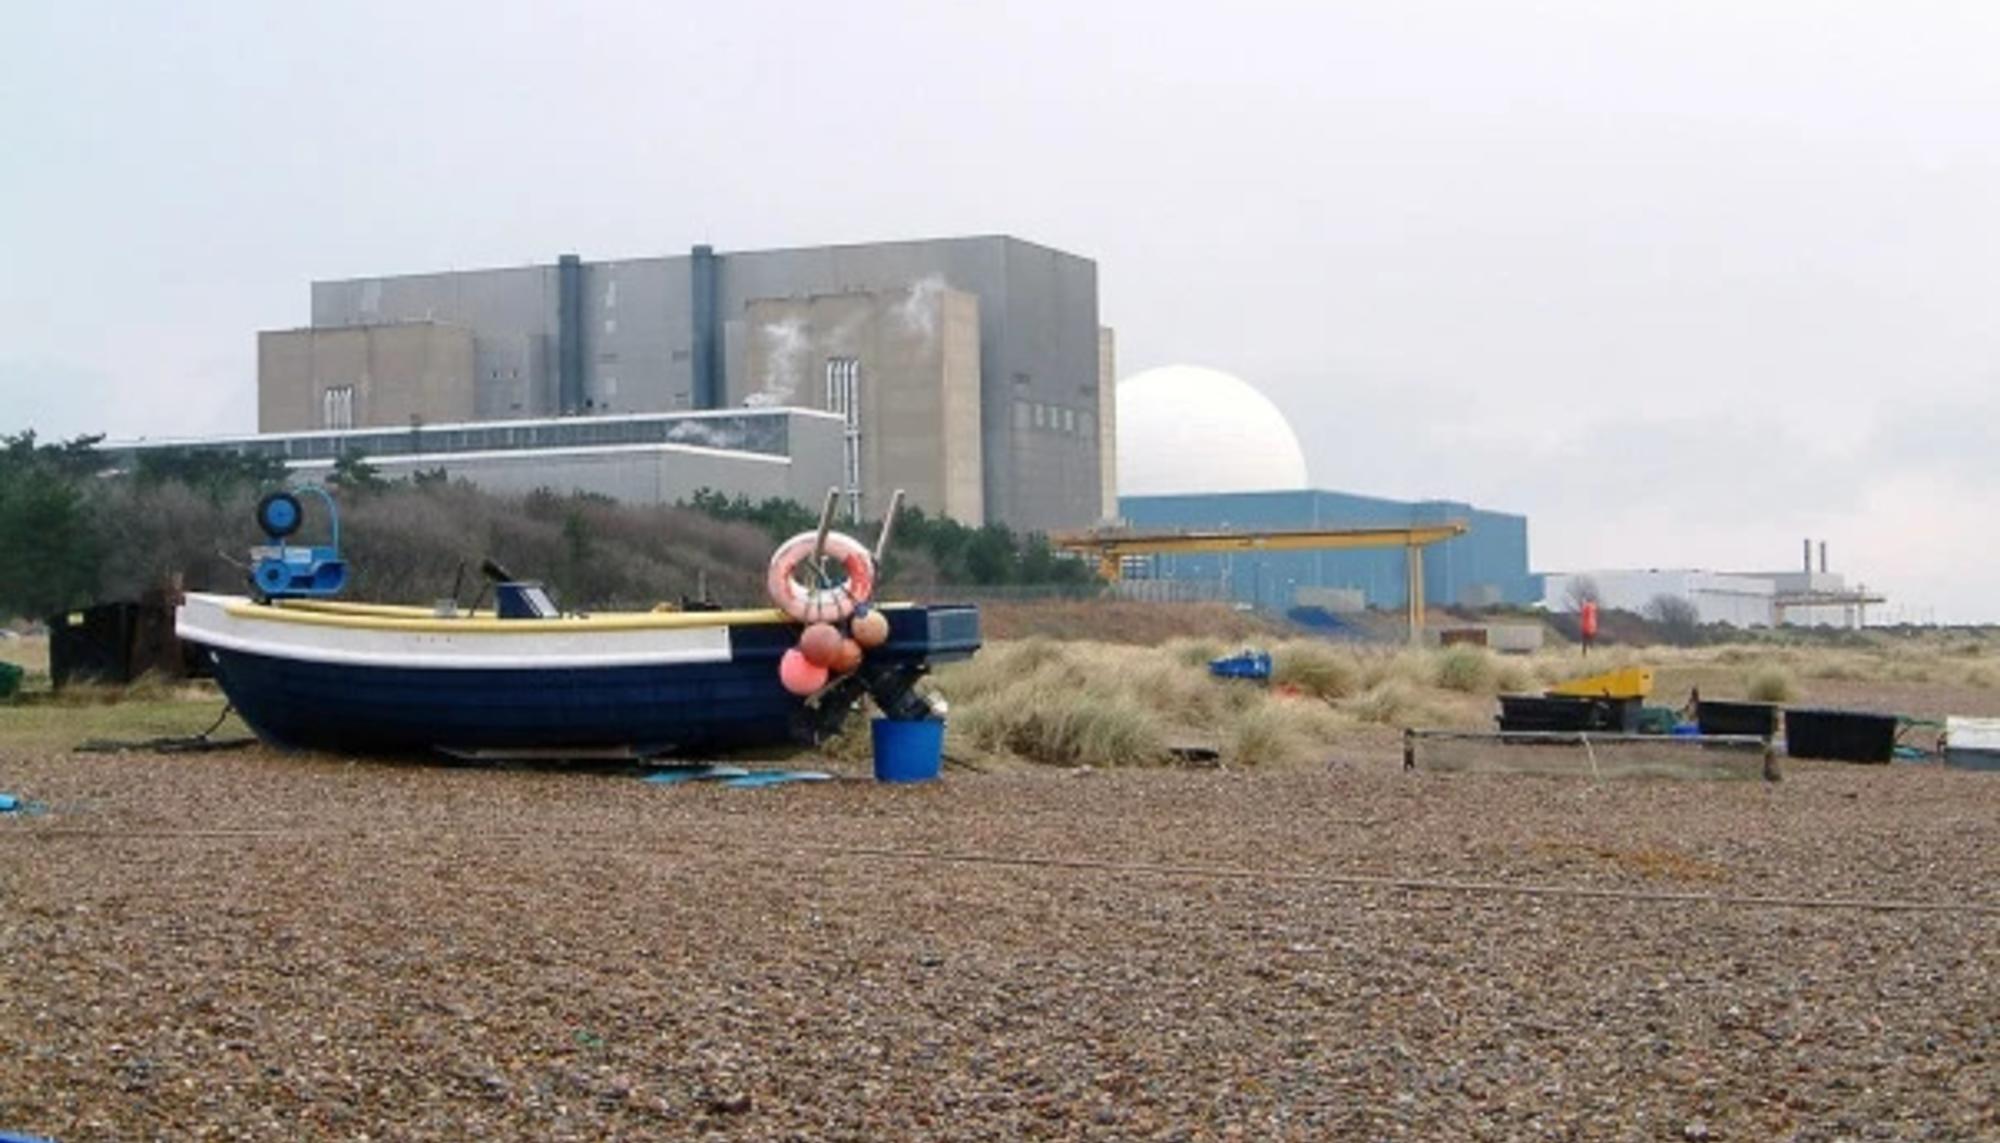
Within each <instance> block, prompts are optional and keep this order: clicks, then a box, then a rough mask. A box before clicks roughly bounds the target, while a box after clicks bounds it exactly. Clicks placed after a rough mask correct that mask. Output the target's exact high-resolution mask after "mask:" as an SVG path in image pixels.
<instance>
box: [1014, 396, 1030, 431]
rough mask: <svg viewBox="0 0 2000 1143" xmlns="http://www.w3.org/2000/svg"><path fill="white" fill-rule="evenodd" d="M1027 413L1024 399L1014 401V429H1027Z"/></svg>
mask: <svg viewBox="0 0 2000 1143" xmlns="http://www.w3.org/2000/svg"><path fill="white" fill-rule="evenodd" d="M1028 415H1029V414H1028V403H1027V402H1026V401H1016V402H1014V428H1015V430H1016V431H1018V432H1026V431H1027V429H1028V423H1029V422H1028Z"/></svg>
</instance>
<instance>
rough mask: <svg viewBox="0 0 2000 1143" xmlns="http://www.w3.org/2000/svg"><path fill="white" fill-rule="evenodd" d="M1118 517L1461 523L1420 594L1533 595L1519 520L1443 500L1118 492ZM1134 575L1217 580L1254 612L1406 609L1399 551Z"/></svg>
mask: <svg viewBox="0 0 2000 1143" xmlns="http://www.w3.org/2000/svg"><path fill="white" fill-rule="evenodd" d="M1118 503H1119V511H1120V513H1121V515H1123V517H1124V518H1125V520H1126V521H1127V522H1129V523H1130V524H1131V525H1132V527H1134V528H1136V529H1139V530H1142V531H1161V530H1168V529H1211V528H1214V529H1230V530H1234V531H1260V530H1262V531H1272V530H1301V529H1335V528H1408V527H1420V526H1423V525H1427V524H1442V523H1445V522H1447V521H1453V520H1457V521H1462V522H1464V523H1465V524H1466V526H1467V531H1466V534H1465V535H1463V536H1459V537H1457V538H1456V539H1451V540H1445V541H1443V542H1441V543H1438V544H1435V545H1433V546H1431V547H1429V548H1427V549H1425V551H1424V558H1423V567H1424V598H1425V599H1426V600H1427V601H1428V602H1429V603H1430V604H1431V605H1432V606H1450V605H1458V606H1465V607H1492V606H1496V605H1502V604H1507V605H1515V606H1519V605H1525V604H1530V603H1533V602H1535V601H1536V600H1537V599H1539V598H1540V592H1539V585H1538V584H1537V582H1536V578H1535V577H1534V576H1532V575H1530V574H1529V572H1528V520H1527V517H1525V516H1516V515H1511V514H1508V513H1504V512H1489V511H1485V510H1482V509H1478V508H1474V507H1472V506H1471V505H1469V504H1464V503H1460V502H1458V501H1451V500H1420V501H1402V500H1386V499H1382V498H1379V497H1373V496H1356V495H1353V494H1351V493H1345V492H1326V491H1321V490H1319V489H1311V488H1302V489H1295V490H1282V491H1273V492H1221V493H1191V494H1185V495H1162V496H1126V497H1122V498H1121V499H1120V500H1119V502H1118ZM1147 560H1148V564H1147V565H1146V566H1142V567H1138V568H1133V569H1131V571H1132V572H1133V573H1136V574H1137V575H1139V576H1141V577H1154V578H1162V579H1178V580H1185V581H1192V582H1209V583H1216V582H1219V583H1220V584H1221V585H1222V590H1223V593H1224V594H1225V595H1226V596H1227V597H1228V598H1232V599H1235V600H1237V601H1239V602H1243V603H1249V604H1253V605H1255V606H1258V607H1263V608H1277V609H1281V610H1282V609H1284V608H1289V607H1294V606H1320V607H1327V608H1328V609H1329V610H1342V609H1345V608H1347V607H1351V606H1356V605H1360V606H1367V607H1377V608H1399V607H1404V606H1407V605H1408V603H1409V583H1408V580H1407V579H1406V578H1405V576H1406V570H1405V568H1406V565H1405V562H1404V561H1405V556H1404V553H1403V551H1402V549H1400V548H1377V549H1360V550H1336V551H1319V552H1312V551H1306V552H1268V553H1257V554H1244V553H1232V554H1227V555H1174V556H1151V557H1147Z"/></svg>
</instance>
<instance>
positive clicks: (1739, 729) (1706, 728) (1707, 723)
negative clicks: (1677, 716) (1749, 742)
mask: <svg viewBox="0 0 2000 1143" xmlns="http://www.w3.org/2000/svg"><path fill="white" fill-rule="evenodd" d="M1694 720H1695V722H1696V724H1698V725H1699V726H1700V727H1701V732H1702V733H1703V734H1747V735H1750V736H1751V737H1754V738H1774V737H1776V736H1777V733H1778V704H1776V703H1769V702H1712V701H1710V700H1708V699H1703V700H1701V702H1700V703H1699V704H1698V705H1697V706H1696V707H1695V711H1694Z"/></svg>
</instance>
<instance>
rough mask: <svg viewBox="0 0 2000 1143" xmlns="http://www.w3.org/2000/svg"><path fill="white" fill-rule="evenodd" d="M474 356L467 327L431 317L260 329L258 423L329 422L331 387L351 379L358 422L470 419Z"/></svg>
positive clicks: (302, 427)
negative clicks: (331, 326) (346, 325)
mask: <svg viewBox="0 0 2000 1143" xmlns="http://www.w3.org/2000/svg"><path fill="white" fill-rule="evenodd" d="M474 358H475V353H474V349H473V337H472V332H471V331H470V330H467V329H465V328H464V327H462V326H450V325H438V324H434V323H431V322H412V323H409V324H406V325H388V326H356V327H352V328H347V329H327V330H319V329H305V330H282V331H273V332H267V333H263V334H259V335H258V338H257V376H258V385H257V428H258V431H260V432H267V433H275V432H308V431H311V430H314V429H323V428H326V427H328V426H327V425H326V424H325V423H324V421H325V405H324V403H323V399H324V395H325V393H326V391H327V390H328V389H330V388H344V387H350V386H351V387H352V388H353V390H354V398H353V400H354V409H353V414H354V421H353V426H352V427H354V428H370V427H382V428H387V427H396V426H404V425H408V424H410V423H411V422H412V421H416V422H418V423H422V424H438V423H444V422H452V421H466V420H471V419H472V414H473V408H474V400H475V397H474V388H475V387H474V384H473V379H472V378H473V367H474V366H473V362H474Z"/></svg>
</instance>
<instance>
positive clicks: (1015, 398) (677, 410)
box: [257, 237, 1116, 529]
mask: <svg viewBox="0 0 2000 1143" xmlns="http://www.w3.org/2000/svg"><path fill="white" fill-rule="evenodd" d="M257 357H258V375H257V394H258V406H257V427H258V429H259V430H260V432H261V433H263V434H287V435H290V434H300V435H302V437H303V438H307V439H309V438H313V437H322V436H333V435H338V436H339V437H340V438H341V439H342V440H345V441H351V442H353V444H354V445H355V446H356V447H363V448H365V447H367V438H366V437H364V436H362V435H360V434H363V433H366V432H368V431H369V430H376V431H378V432H379V431H381V430H400V431H402V432H404V433H414V434H416V435H417V437H418V439H419V441H420V443H421V447H422V448H423V450H424V451H422V452H420V453H411V452H409V451H408V450H398V451H397V452H396V454H395V455H396V457H397V458H398V459H397V460H396V461H395V463H397V464H408V465H424V464H434V465H437V466H441V467H444V468H445V469H446V470H447V471H448V472H449V471H453V470H455V469H461V470H462V469H468V468H470V469H473V470H476V471H474V472H471V473H470V475H474V476H476V477H477V476H483V477H485V478H486V479H484V480H482V483H489V484H492V483H499V484H503V485H511V484H515V483H518V482H519V481H518V480H516V479H513V478H511V477H509V476H508V474H505V473H502V472H500V470H501V469H505V468H509V467H515V466H518V465H523V464H526V465H542V464H544V463H545V462H548V461H551V460H559V461H561V462H562V463H563V464H567V465H569V466H571V467H575V463H576V462H578V461H587V460H589V459H590V457H589V456H587V455H577V454H575V450H577V449H583V450H589V449H593V448H602V447H614V446H615V447H621V448H627V449H645V448H652V449H653V451H655V452H658V451H659V449H660V448H662V447H665V446H668V445H674V446H678V447H681V448H688V447H700V446H702V445H706V446H708V447H711V448H716V449H720V450H723V451H729V450H730V449H732V448H733V447H734V446H735V445H736V444H737V443H738V441H737V438H736V436H734V435H733V434H732V433H730V432H726V431H721V430H723V429H726V428H728V426H725V425H710V426H708V427H710V428H712V429H715V430H716V431H713V432H703V431H702V428H701V426H702V425H703V421H702V420H701V419H699V418H698V417H697V418H696V419H692V420H691V419H690V415H691V414H694V415H698V414H702V413H713V412H718V411H722V410H737V411H745V412H747V411H750V410H758V409H781V408H797V409H805V410H816V411H819V412H822V413H825V414H828V415H829V416H830V417H831V418H832V423H830V424H827V425H823V426H810V427H807V428H805V429H804V430H803V431H804V433H805V434H806V435H808V436H813V437H815V438H817V437H821V436H830V437H831V438H832V439H833V440H834V442H835V447H834V449H833V450H831V457H830V459H831V460H832V462H833V467H832V468H831V469H830V470H825V469H824V462H825V461H826V460H827V459H829V458H828V457H826V456H822V455H821V454H822V453H824V452H825V451H826V450H823V449H820V448H817V447H809V448H807V449H804V450H803V452H804V453H805V454H806V455H805V456H803V457H802V458H794V463H797V464H800V465H802V466H806V467H813V468H814V471H812V472H810V473H802V474H800V475H799V476H798V478H797V479H795V480H788V481H784V482H781V483H791V484H800V485H806V486H810V485H811V484H813V483H816V482H820V481H822V480H823V481H824V483H827V484H834V485H837V486H839V487H840V488H841V489H842V492H843V495H844V496H845V498H846V501H847V506H848V509H849V511H850V514H853V515H857V516H866V515H869V514H870V513H872V512H874V511H878V510H879V509H880V507H881V506H882V505H884V504H886V503H887V497H888V495H889V492H890V491H891V490H892V489H895V488H903V489H906V490H907V492H908V494H909V497H910V500H911V502H912V503H914V504H916V505H918V506H919V507H922V508H923V509H925V510H926V511H929V512H933V513H942V514H945V515H949V516H952V517H953V518H955V519H958V520H960V521H962V522H965V523H969V524H979V523H983V522H986V521H989V520H991V521H997V522H1001V523H1006V524H1008V525H1011V526H1013V527H1017V528H1026V529H1045V528H1054V527H1072V526H1078V525H1085V524H1089V523H1091V522H1094V521H1096V520H1098V519H1100V518H1103V517H1105V516H1108V515H1113V514H1115V512H1116V503H1115V490H1114V488H1113V486H1112V456H1113V449H1114V443H1113V435H1112V434H1113V433H1114V431H1115V426H1114V421H1113V415H1112V411H1111V410H1112V402H1113V385H1114V373H1113V369H1114V360H1113V354H1112V338H1111V332H1110V331H1109V330H1107V329H1104V328H1102V327H1101V326H1100V325H1099V321H1098V303H1097V267H1096V264H1095V263H1093V262H1091V261H1090V260H1089V259H1087V258H1081V257H1078V256H1076V255H1074V254H1066V253H1064V252H1062V251H1059V250H1053V249H1050V248H1048V247H1046V246H1038V245H1036V244H1034V243H1031V242H1024V241H1022V240H1020V239H1017V238H1007V237H973V238H945V239H937V240H930V241H914V242H885V243H874V244H868V245H855V246H823V247H813V248H807V249H793V250H763V251H749V252H732V253H725V252H718V251H716V250H714V249H712V248H710V247H707V246H698V247H696V248H694V249H693V250H692V251H690V252H689V253H687V254H684V255H672V256H664V257H651V258H635V259H625V260H616V261H585V260H583V259H581V258H579V257H576V256H573V255H565V256H562V257H560V258H557V259H555V260H554V261H552V262H549V263H547V264H543V265H534V266H519V267H513V268H508V269H492V270H465V271H447V272H441V273H423V274H406V275H396V276H386V277H369V278H356V279H347V280H341V281H321V282H314V283H313V284H312V320H311V324H310V325H307V326H305V327H302V328H298V329H288V330H274V331H269V332H266V333H263V334H260V335H259V337H258V354H257ZM500 421H520V422H533V423H535V424H536V425H537V426H538V427H537V428H536V430H535V433H534V434H533V436H534V440H533V443H532V444H526V443H524V444H522V445H521V446H519V447H518V448H516V447H514V446H510V445H508V444H506V443H504V442H505V441H506V438H505V437H502V438H499V439H500V440H501V441H502V444H501V445H500V447H498V448H493V447H487V446H486V445H482V446H481V447H480V448H479V449H478V452H479V454H480V455H478V456H477V457H467V456H465V455H463V454H464V453H466V452H467V451H469V450H468V449H467V448H464V447H460V444H459V441H460V439H461V435H462V434H465V433H467V430H468V429H469V427H470V426H476V425H484V424H488V423H491V422H500ZM551 422H554V424H551ZM614 422H615V423H617V424H619V425H622V426H625V427H624V428H621V429H619V430H617V431H615V432H610V433H600V432H598V431H597V429H598V428H599V426H602V425H607V424H611V423H614ZM800 423H801V422H800V421H799V420H798V419H796V418H794V419H792V420H791V421H790V422H789V423H788V425H787V427H788V428H791V429H797V428H798V426H799V425H800ZM565 424H567V425H568V426H569V427H568V428H565V427H564V426H565ZM689 426H695V427H689ZM465 439H467V440H470V439H471V437H470V436H466V437H465ZM479 439H480V440H481V441H483V442H491V441H492V440H493V439H494V438H492V437H491V436H490V435H484V434H482V435H480V436H479ZM377 443H379V442H377ZM300 447H302V448H305V449H307V450H310V448H311V447H312V446H310V445H302V446H300ZM551 448H555V449H568V450H570V453H569V454H566V455H563V456H552V455H550V454H549V453H548V452H546V451H545V450H548V449H551ZM378 452H379V450H371V459H372V457H373V456H374V455H376V454H377V453H378ZM510 452H511V453H514V454H517V455H501V454H504V453H510ZM453 453H458V454H460V455H459V457H458V459H456V460H454V459H452V454H453ZM288 455H289V454H288ZM628 455H629V454H628ZM765 455H766V457H767V458H768V456H769V455H770V454H768V453H766V454H765ZM410 456H421V457H422V458H423V459H421V460H417V461H408V460H406V459H404V458H407V457H410ZM714 459H715V458H713V457H711V458H710V460H711V462H712V461H713V460H714ZM598 467H601V466H598ZM709 467H712V464H711V465H710V466H709ZM605 471H606V472H607V473H609V472H610V471H611V470H610V469H606V470H605ZM729 483H730V482H727V481H725V482H724V485H723V486H724V487H725V488H727V487H728V485H729ZM751 483H752V484H753V485H755V486H757V487H762V486H763V485H764V483H768V481H762V482H760V481H757V480H752V481H751ZM629 484H630V482H625V485H621V486H620V487H619V488H616V489H611V488H607V489H605V491H612V492H625V493H628V494H629V492H630V491H631V489H630V487H629ZM677 484H678V482H675V481H671V480H669V481H667V482H666V485H665V487H666V488H667V490H668V491H678V490H679V489H678V487H677ZM688 491H691V489H690V490H688Z"/></svg>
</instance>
